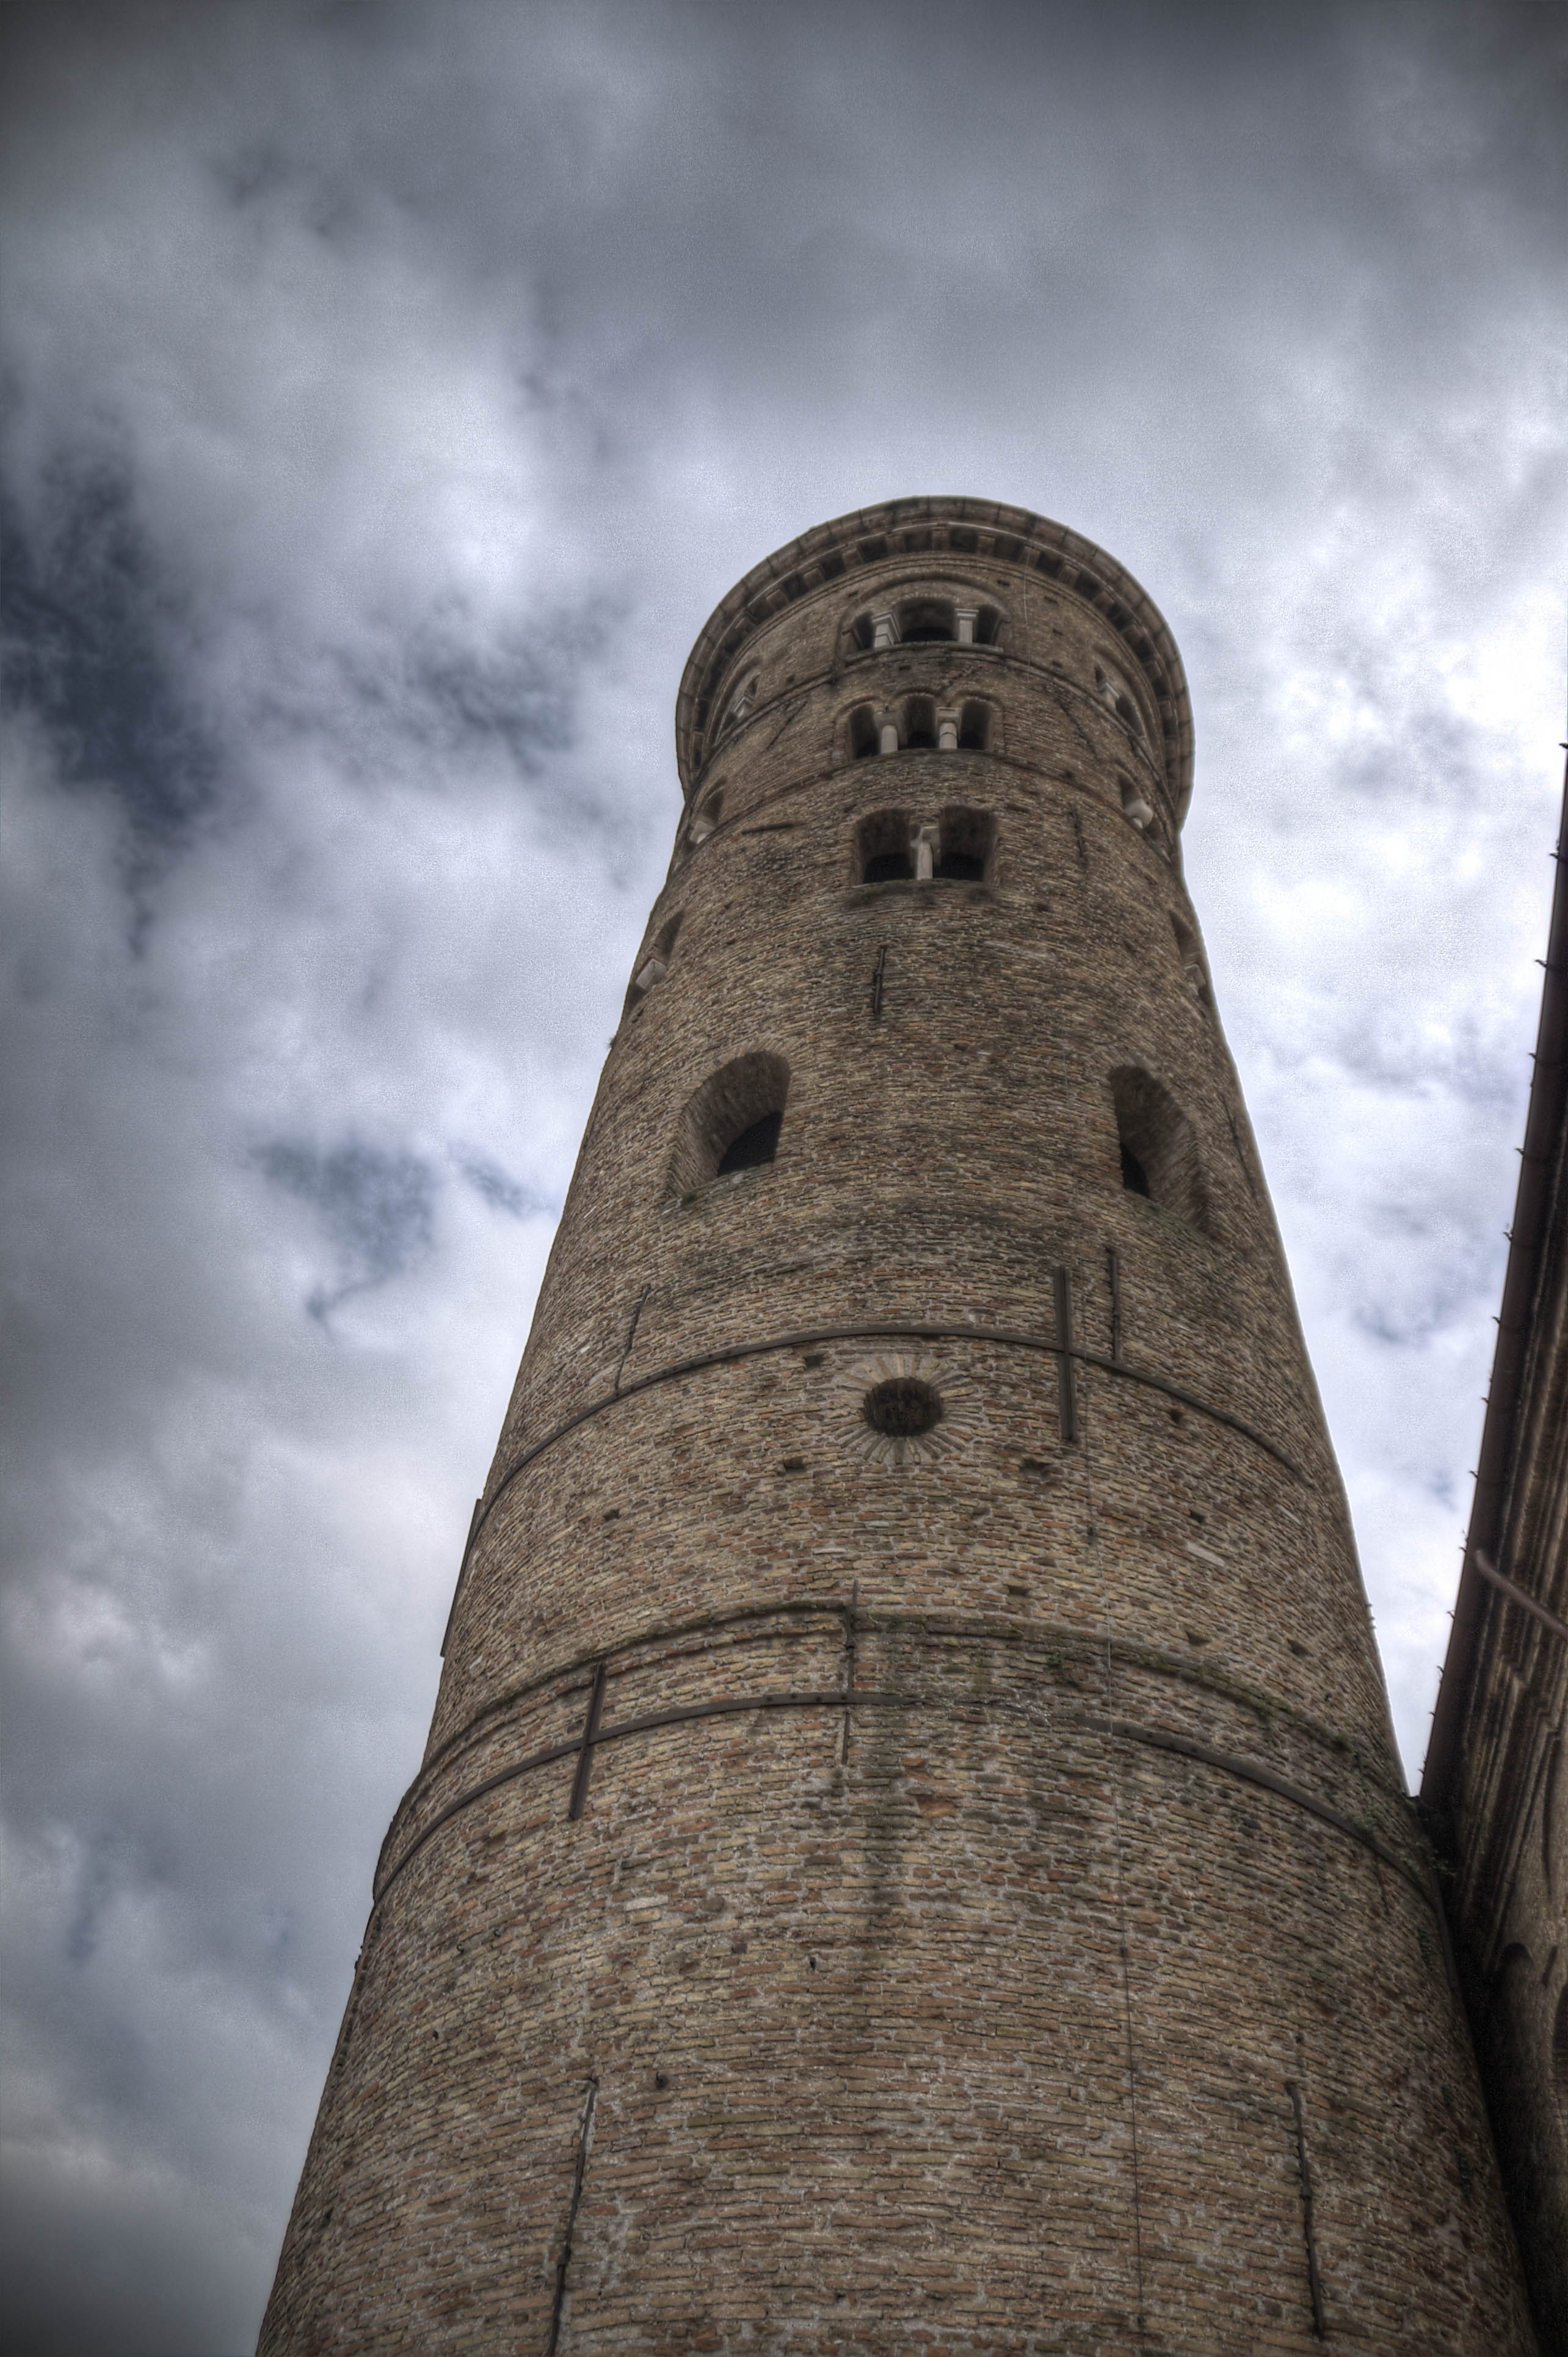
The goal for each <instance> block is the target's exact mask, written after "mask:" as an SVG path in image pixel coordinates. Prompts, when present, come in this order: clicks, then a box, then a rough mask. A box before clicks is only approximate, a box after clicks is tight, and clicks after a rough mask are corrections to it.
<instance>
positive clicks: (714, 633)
mask: <svg viewBox="0 0 1568 2357" xmlns="http://www.w3.org/2000/svg"><path fill="white" fill-rule="evenodd" d="M915 556H920V557H929V558H931V559H937V558H941V557H946V558H949V559H951V558H959V559H966V560H970V561H973V560H975V559H979V560H980V561H982V562H984V563H986V564H990V565H1007V566H1009V567H1012V568H1015V569H1016V570H1017V571H1018V572H1019V573H1020V574H1026V573H1030V572H1037V573H1039V574H1041V575H1042V576H1044V577H1045V578H1046V579H1047V580H1048V581H1050V582H1051V583H1052V585H1053V586H1054V587H1057V588H1058V589H1062V590H1066V591H1068V592H1069V593H1071V594H1073V595H1075V596H1077V597H1081V598H1082V599H1083V600H1084V602H1085V603H1086V604H1087V605H1089V606H1090V607H1092V608H1093V609H1094V611H1095V612H1096V613H1097V614H1099V615H1100V617H1101V619H1102V620H1104V621H1105V622H1107V623H1108V624H1109V625H1110V627H1111V628H1112V630H1114V631H1115V632H1116V633H1117V635H1118V637H1119V638H1120V639H1121V640H1122V642H1123V644H1124V645H1125V646H1126V648H1127V651H1128V654H1129V656H1130V658H1131V660H1132V661H1133V662H1134V663H1135V664H1136V665H1137V667H1138V669H1139V671H1140V673H1141V674H1142V676H1143V678H1144V682H1145V683H1146V684H1147V686H1148V689H1149V692H1150V694H1151V695H1152V696H1153V698H1154V701H1155V707H1156V709H1157V711H1158V713H1159V716H1160V733H1161V739H1162V745H1161V754H1162V758H1163V762H1164V768H1165V783H1166V788H1167V791H1168V792H1169V795H1170V800H1171V806H1172V808H1173V810H1174V811H1175V813H1176V823H1177V824H1178V825H1179V824H1180V823H1181V821H1182V819H1183V818H1184V817H1185V816H1186V814H1187V802H1188V799H1189V798H1190V795H1191V792H1192V707H1191V705H1190V703H1189V701H1188V697H1187V674H1186V673H1185V672H1184V670H1183V669H1182V661H1181V657H1180V655H1179V654H1178V653H1177V651H1176V640H1174V639H1173V638H1172V636H1171V633H1170V630H1169V629H1168V627H1167V625H1166V623H1165V619H1164V617H1163V616H1162V615H1161V613H1160V611H1159V609H1158V608H1157V607H1156V606H1155V603H1154V601H1153V599H1152V598H1151V597H1149V596H1148V595H1147V593H1146V592H1145V591H1144V590H1143V589H1142V588H1140V587H1139V586H1138V584H1137V582H1136V581H1134V580H1133V576H1132V575H1131V574H1130V573H1128V572H1127V571H1126V570H1125V568H1124V567H1123V566H1122V565H1118V564H1117V563H1116V561H1115V559H1114V558H1113V557H1112V556H1108V555H1107V554H1106V553H1105V551H1104V550H1103V549H1101V548H1097V547H1096V546H1095V544H1094V543H1093V542H1092V541H1090V540H1085V539H1084V538H1083V537H1082V535H1081V533H1075V532H1072V531H1070V530H1069V527H1068V526H1067V525H1066V524H1061V523H1053V522H1051V521H1050V519H1049V518H1048V517H1046V516H1037V515H1032V514H1031V513H1030V512H1029V511H1028V510H1027V509H1026V508H1013V507H1005V506H1003V505H1001V504H999V503H998V502H997V501H995V500H964V499H951V498H941V499H910V500H887V501H886V502H885V503H884V504H883V505H882V506H880V507H872V508H861V509H859V510H857V511H855V512H854V514H852V515H846V516H839V517H837V518H836V519H835V520H834V521H833V522H832V523H824V524H818V525H816V526H815V527H814V529H813V530H811V532H808V533H802V534H801V536H800V539H799V540H792V541H790V542H789V544H787V545H786V546H785V547H783V548H780V549H776V550H775V551H774V553H773V554H772V555H771V556H767V557H764V558H763V560H762V562H761V564H760V565H753V567H752V569H751V571H750V572H749V573H748V574H746V577H745V578H744V580H741V581H738V582H737V583H736V586H735V587H734V588H733V589H732V590H731V591H730V592H729V594H728V596H727V597H725V598H724V599H723V600H722V601H721V603H720V604H719V605H718V606H717V607H716V608H714V612H713V613H712V615H710V617H709V619H708V620H707V621H706V623H704V625H703V630H702V631H701V632H700V634H699V636H698V639H697V642H696V644H695V646H694V647H693V650H692V652H691V655H690V657H689V658H688V661H687V663H686V669H685V672H684V673H683V674H682V681H681V692H680V694H679V696H678V698H677V700H676V705H675V757H676V762H677V766H678V768H679V770H680V776H681V785H682V791H683V792H684V793H685V794H687V795H688V796H689V795H690V794H691V792H692V790H693V785H694V784H695V782H696V780H697V778H698V777H699V775H700V773H701V770H702V767H703V760H704V759H705V757H706V753H707V750H708V746H707V739H708V736H709V733H710V728H711V722H712V714H713V698H714V691H715V690H716V688H717V686H718V684H719V680H720V677H721V674H722V673H724V672H725V670H726V669H727V668H728V666H729V664H730V663H731V662H733V661H734V659H735V657H736V655H737V654H738V653H739V651H740V650H741V648H742V647H743V646H744V645H745V644H746V640H747V639H748V638H750V637H751V636H753V634H754V633H755V632H756V631H757V630H760V629H761V628H762V627H763V625H764V624H765V623H767V622H769V621H771V620H772V619H773V618H774V617H775V615H778V614H781V613H783V612H785V611H786V610H787V609H788V608H789V607H790V606H791V605H794V604H797V603H799V602H800V600H801V599H803V598H806V597H812V596H816V595H821V594H822V592H823V591H824V590H830V589H832V588H833V587H834V586H835V585H836V584H837V583H839V582H841V581H846V580H850V579H853V576H854V574H855V573H856V572H857V571H860V570H865V571H866V572H871V571H873V570H879V569H881V568H882V567H884V566H886V565H889V564H902V563H905V562H907V561H908V559H909V558H911V557H915Z"/></svg>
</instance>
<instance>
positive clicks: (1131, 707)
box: [1094, 663, 1145, 745]
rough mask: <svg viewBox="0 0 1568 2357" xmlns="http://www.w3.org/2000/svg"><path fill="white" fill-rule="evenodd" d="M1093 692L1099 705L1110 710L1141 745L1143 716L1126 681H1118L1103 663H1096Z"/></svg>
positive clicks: (1142, 739) (1143, 732)
mask: <svg viewBox="0 0 1568 2357" xmlns="http://www.w3.org/2000/svg"><path fill="white" fill-rule="evenodd" d="M1094 692H1095V694H1096V695H1098V696H1099V698H1100V701H1101V704H1103V705H1107V706H1109V708H1110V710H1111V711H1112V712H1113V713H1114V714H1115V715H1116V717H1117V719H1118V720H1119V721H1120V722H1121V723H1122V727H1123V728H1125V730H1126V731H1127V734H1128V735H1129V736H1130V737H1136V739H1137V741H1138V742H1139V744H1140V745H1141V744H1142V743H1143V741H1144V734H1145V731H1144V716H1143V714H1142V713H1141V712H1140V711H1139V709H1138V706H1137V702H1136V700H1135V698H1134V697H1133V692H1132V690H1131V689H1130V688H1129V687H1128V685H1127V683H1126V681H1125V680H1124V679H1118V678H1117V676H1116V673H1114V672H1113V671H1107V670H1106V668H1105V665H1104V664H1103V663H1096V664H1095V666H1094Z"/></svg>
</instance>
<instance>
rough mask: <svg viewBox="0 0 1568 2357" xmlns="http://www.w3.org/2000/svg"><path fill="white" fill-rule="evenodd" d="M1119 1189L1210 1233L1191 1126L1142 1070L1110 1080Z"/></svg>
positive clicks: (1127, 1068) (1131, 1068)
mask: <svg viewBox="0 0 1568 2357" xmlns="http://www.w3.org/2000/svg"><path fill="white" fill-rule="evenodd" d="M1111 1096H1112V1103H1113V1104H1114V1106H1115V1109H1116V1136H1117V1143H1118V1145H1119V1146H1120V1149H1121V1162H1122V1186H1123V1187H1124V1188H1125V1189H1127V1191H1128V1193H1129V1194H1132V1195H1144V1196H1147V1198H1148V1200H1149V1201H1150V1202H1151V1203H1154V1204H1155V1205H1157V1206H1158V1207H1160V1208H1161V1209H1163V1210H1165V1211H1175V1212H1176V1213H1177V1214H1178V1215H1179V1217H1181V1218H1182V1219H1184V1220H1188V1221H1190V1222H1191V1223H1192V1225H1193V1226H1194V1227H1195V1228H1199V1229H1202V1230H1205V1231H1207V1230H1208V1189H1207V1187H1206V1185H1205V1183H1204V1176H1203V1167H1202V1164H1201V1162H1200V1160H1199V1158H1198V1151H1197V1138H1196V1137H1195V1136H1194V1135H1193V1129H1192V1124H1191V1123H1190V1122H1189V1121H1188V1120H1187V1115H1186V1114H1184V1113H1183V1112H1182V1110H1181V1107H1180V1106H1179V1105H1178V1104H1177V1103H1176V1099H1175V1098H1174V1097H1173V1096H1172V1095H1171V1093H1170V1092H1169V1091H1168V1090H1167V1089H1165V1088H1164V1087H1162V1085H1161V1083H1160V1082H1158V1081H1156V1080H1155V1076H1154V1074H1153V1073H1152V1072H1146V1071H1144V1070H1143V1068H1142V1067H1141V1066H1140V1065H1136V1064H1124V1065H1122V1068H1121V1069H1120V1071H1114V1072H1112V1075H1111Z"/></svg>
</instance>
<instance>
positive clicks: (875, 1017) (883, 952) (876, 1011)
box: [871, 942, 887, 1023]
mask: <svg viewBox="0 0 1568 2357" xmlns="http://www.w3.org/2000/svg"><path fill="white" fill-rule="evenodd" d="M886 966H887V944H886V942H883V944H882V947H881V948H880V949H879V950H878V951H877V952H876V966H875V972H874V973H873V974H872V977H871V1019H872V1021H873V1022H874V1023H880V1022H881V1020H882V977H883V974H884V973H885V972H886Z"/></svg>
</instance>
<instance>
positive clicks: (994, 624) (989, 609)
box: [974, 606, 1002, 647]
mask: <svg viewBox="0 0 1568 2357" xmlns="http://www.w3.org/2000/svg"><path fill="white" fill-rule="evenodd" d="M1001 628H1002V617H1001V615H1000V614H999V613H998V612H997V610H996V608H995V607H994V606H983V607H982V608H981V609H980V611H979V613H978V614H977V615H976V616H975V618H974V643H975V645H976V646H977V647H993V646H994V645H995V644H996V640H997V636H998V633H999V632H1000V630H1001Z"/></svg>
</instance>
